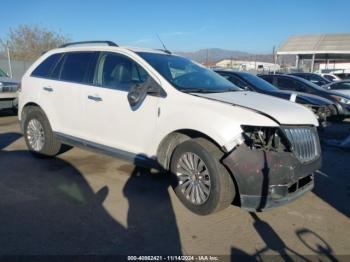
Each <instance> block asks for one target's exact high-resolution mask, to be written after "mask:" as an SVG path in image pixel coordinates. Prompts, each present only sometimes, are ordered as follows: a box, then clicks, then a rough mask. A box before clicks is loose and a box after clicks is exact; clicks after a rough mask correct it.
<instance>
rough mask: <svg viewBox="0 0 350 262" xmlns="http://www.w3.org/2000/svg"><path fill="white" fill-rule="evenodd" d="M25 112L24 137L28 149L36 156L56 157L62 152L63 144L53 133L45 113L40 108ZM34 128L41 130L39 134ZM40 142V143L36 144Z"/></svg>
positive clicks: (31, 108) (30, 108) (28, 109)
mask: <svg viewBox="0 0 350 262" xmlns="http://www.w3.org/2000/svg"><path fill="white" fill-rule="evenodd" d="M25 110H26V111H25V119H24V125H23V135H24V138H25V141H26V144H27V147H28V149H29V150H30V151H31V152H32V153H34V154H35V155H36V156H49V157H52V156H56V155H57V154H58V153H59V152H60V150H61V148H62V144H61V142H60V141H59V140H58V138H57V137H56V135H55V134H54V133H53V132H52V129H51V126H50V123H49V121H48V119H47V117H46V115H45V113H44V112H43V111H42V110H41V109H40V108H39V107H33V106H30V107H28V108H26V109H25ZM33 126H35V128H34V129H35V130H39V131H38V132H37V133H34V131H33ZM35 132H36V131H35ZM34 136H36V137H37V140H36V139H35V138H33V137H34ZM38 140H40V141H39V142H38V143H35V141H38Z"/></svg>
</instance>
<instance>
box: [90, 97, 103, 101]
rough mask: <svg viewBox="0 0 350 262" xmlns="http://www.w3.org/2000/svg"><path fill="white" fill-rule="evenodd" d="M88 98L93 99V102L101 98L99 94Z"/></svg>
mask: <svg viewBox="0 0 350 262" xmlns="http://www.w3.org/2000/svg"><path fill="white" fill-rule="evenodd" d="M88 99H90V100H93V101H95V102H101V101H102V98H101V97H99V96H88Z"/></svg>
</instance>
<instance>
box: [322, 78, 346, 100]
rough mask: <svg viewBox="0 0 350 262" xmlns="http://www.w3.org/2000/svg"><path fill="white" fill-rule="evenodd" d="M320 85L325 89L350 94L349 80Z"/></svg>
mask: <svg viewBox="0 0 350 262" xmlns="http://www.w3.org/2000/svg"><path fill="white" fill-rule="evenodd" d="M322 87H323V88H324V89H326V90H331V91H336V92H338V93H341V94H344V95H347V96H350V80H344V81H338V82H333V83H329V84H327V85H324V86H322Z"/></svg>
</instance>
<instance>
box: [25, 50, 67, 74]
mask: <svg viewBox="0 0 350 262" xmlns="http://www.w3.org/2000/svg"><path fill="white" fill-rule="evenodd" d="M61 55H62V54H53V55H51V56H49V57H48V58H46V59H45V60H44V61H43V62H41V64H40V65H38V66H37V67H36V68H35V69H34V71H33V72H32V74H31V76H36V77H44V78H49V77H50V73H51V70H52V69H53V67H54V66H55V65H56V63H57V62H58V60H59V59H60V57H61Z"/></svg>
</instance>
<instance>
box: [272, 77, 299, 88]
mask: <svg viewBox="0 0 350 262" xmlns="http://www.w3.org/2000/svg"><path fill="white" fill-rule="evenodd" d="M293 82H294V81H293V80H291V79H287V78H283V77H281V78H278V79H277V85H278V87H279V88H280V89H283V90H292V91H297V90H296V88H295V85H294V84H293Z"/></svg>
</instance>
